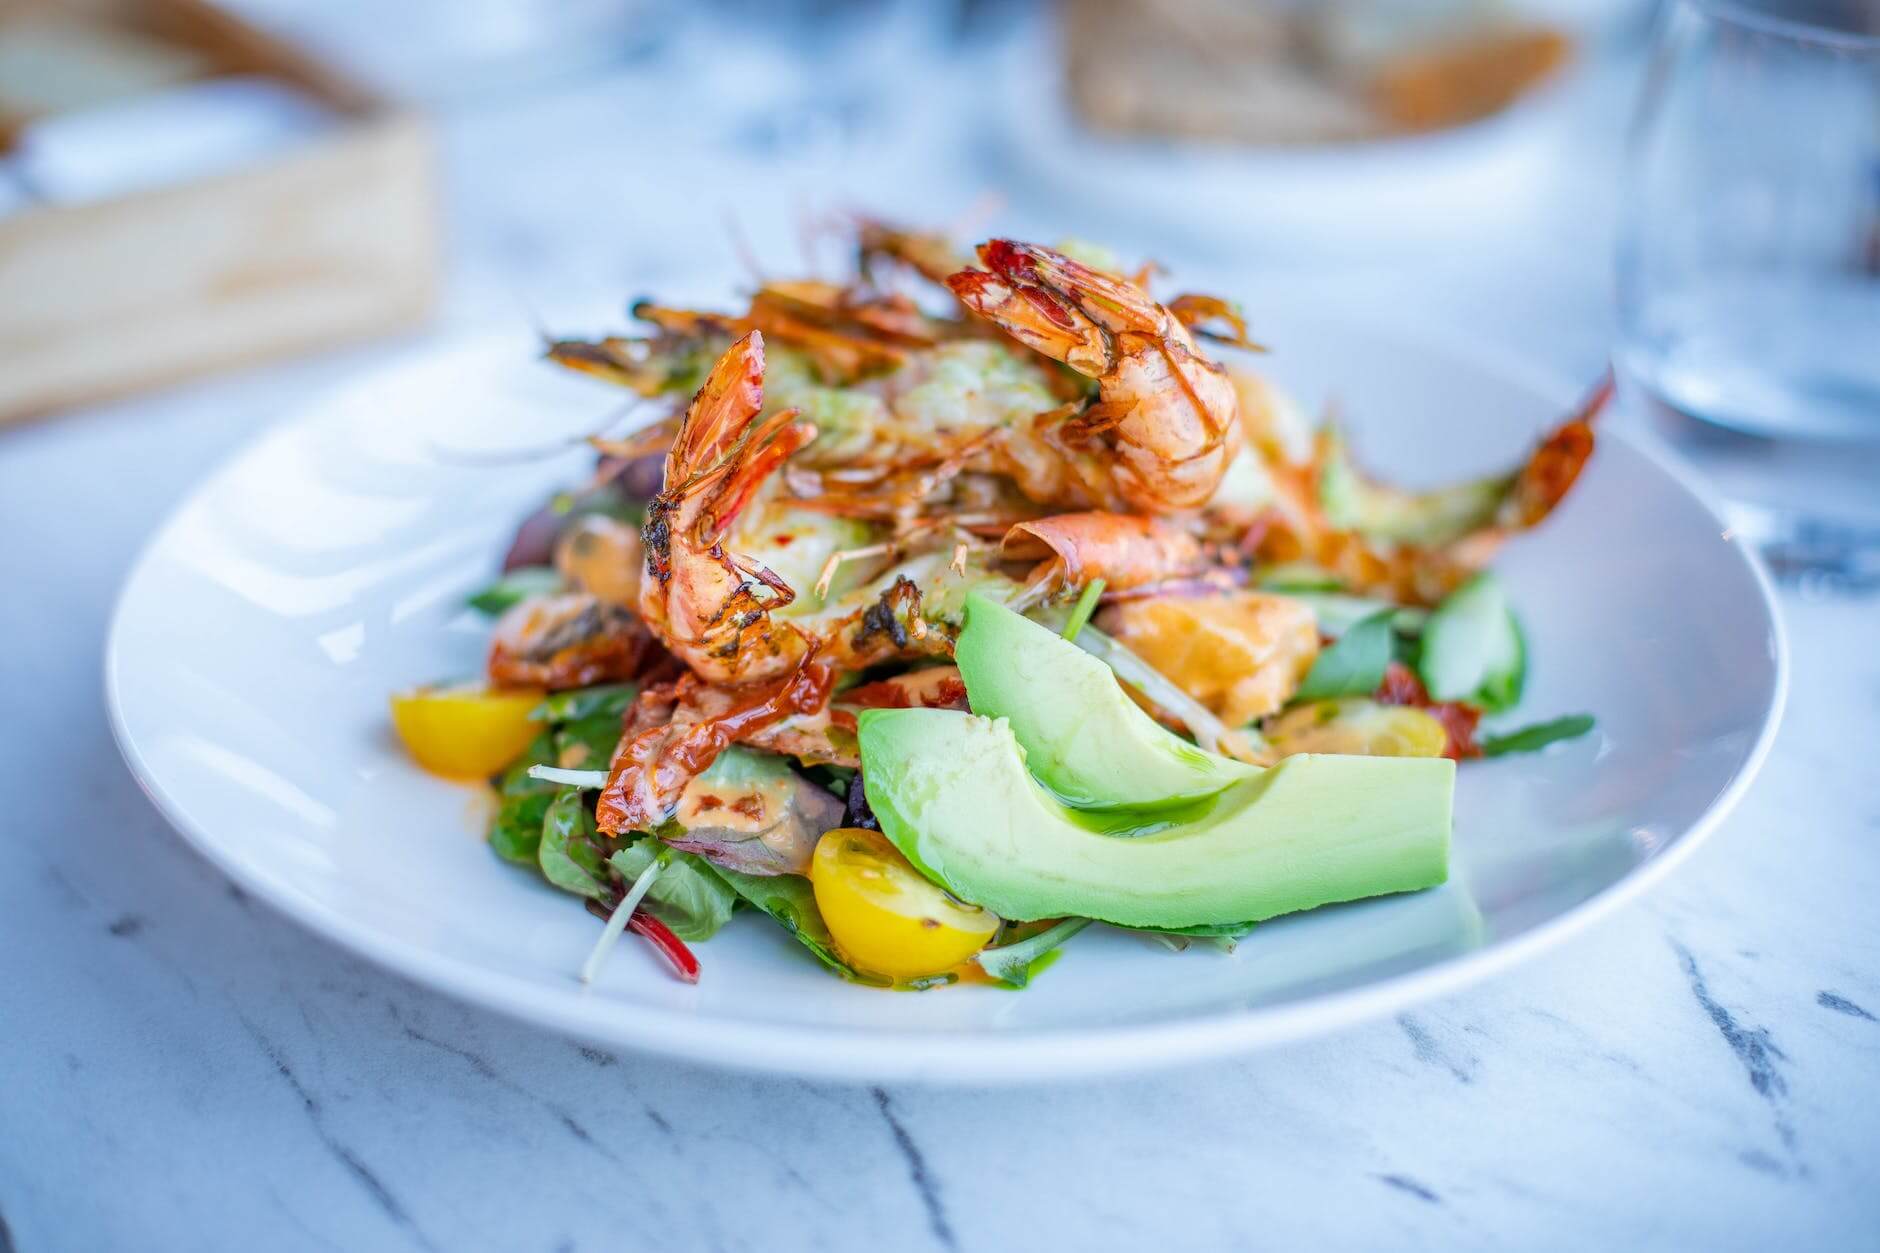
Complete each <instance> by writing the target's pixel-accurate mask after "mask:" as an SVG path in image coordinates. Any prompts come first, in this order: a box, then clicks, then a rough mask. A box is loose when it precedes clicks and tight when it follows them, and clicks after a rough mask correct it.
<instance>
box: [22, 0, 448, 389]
mask: <svg viewBox="0 0 1880 1253" xmlns="http://www.w3.org/2000/svg"><path fill="white" fill-rule="evenodd" d="M16 2H17V0H16ZM123 3H124V4H125V5H128V6H129V7H131V8H134V9H136V10H137V11H138V15H139V23H140V25H141V26H142V28H143V29H146V30H150V31H154V32H157V33H161V34H162V35H164V36H165V37H169V38H174V39H178V40H179V41H188V42H192V43H193V44H195V45H199V46H202V47H204V48H205V49H207V50H208V51H210V52H211V54H212V55H213V56H214V58H215V60H216V64H218V65H219V66H221V67H223V68H227V69H230V70H238V71H241V72H247V73H257V72H259V73H268V74H273V75H275V76H277V77H280V78H283V79H285V80H287V81H290V82H292V83H293V84H294V85H295V86H296V87H298V88H300V89H301V90H303V91H306V92H308V93H309V94H311V95H313V96H315V97H316V98H317V99H319V100H321V101H322V102H323V103H325V104H326V105H328V107H330V108H332V109H334V110H335V112H336V113H338V114H339V115H340V116H341V121H340V122H339V123H338V124H337V125H336V126H335V127H334V128H333V129H331V130H330V131H326V132H323V133H322V134H320V135H319V136H317V137H314V138H312V139H309V140H306V141H303V142H300V143H297V144H294V145H292V146H290V147H287V148H284V149H283V150H282V152H281V153H280V155H278V156H275V157H271V158H270V159H268V160H266V161H264V162H261V163H258V164H256V165H253V166H249V167H245V168H243V169H241V170H238V171H235V172H231V173H227V174H222V175H218V176H216V177H214V178H208V179H202V180H199V181H196V182H191V183H185V184H178V185H175V186H169V187H163V188H160V189H155V190H150V191H145V192H139V193H136V194H132V195H127V196H124V197H121V198H118V199H113V200H108V201H103V202H100V203H96V204H86V205H74V206H53V205H49V206H44V207H40V208H35V209H29V210H27V211H25V212H22V213H17V214H14V215H11V216H8V217H4V218H0V422H3V421H6V420H9V419H15V418H21V417H28V416H34V415H38V414H43V413H47V412H50V411H53V410H56V409H59V408H62V407H66V406H69V405H73V404H77V403H80V402H83V401H89V400H96V399H100V398H103V397H107V396H112V395H119V394H123V393H126V392H130V391H134V390H137V389H139V388H143V387H147V386H152V385H156V384H159V383H164V382H171V381H175V380H179V379H183V378H187V377H190V376H192V375H196V374H199V373H202V372H204V371H207V370H211V369H216V368H221V367H227V366H232V365H239V364H245V363H249V362H255V361H259V360H263V359H265V358H268V357H272V356H278V355H281V354H285V353H290V352H295V351H303V350H306V349H310V348H315V347H320V346H325V345H331V344H335V343H339V342H342V341H345V340H350V339H356V338H360V337H363V336H367V335H372V334H378V333H384V332H387V331H391V330H395V329H398V328H401V327H405V326H409V325H412V324H415V323H416V322H418V321H420V320H421V319H422V318H423V317H424V316H425V314H426V313H427V312H428V310H429V308H430V306H431V303H432V298H433V293H434V291H435V288H436V275H437V269H438V256H439V244H438V239H439V230H438V214H437V207H436V204H435V195H434V190H433V189H434V184H435V177H434V171H433V155H432V154H433V146H432V143H431V139H430V135H429V132H428V129H427V127H426V126H425V124H424V123H423V122H422V121H421V120H420V119H417V118H416V117H414V116H411V115H409V114H402V113H399V112H398V111H396V110H394V109H392V108H390V107H388V106H386V105H384V104H382V103H381V102H379V101H377V100H375V99H374V98H373V97H371V96H370V95H369V94H368V93H365V92H364V91H362V90H360V89H359V88H357V87H354V86H352V85H350V84H348V83H346V82H344V80H343V79H341V78H339V77H338V76H336V75H334V74H332V73H330V72H329V71H326V70H324V69H322V68H320V67H318V66H315V65H313V64H311V63H310V62H308V61H306V60H305V58H303V57H301V56H300V55H299V54H297V53H295V52H293V51H292V50H290V49H285V48H282V47H281V46H280V45H278V44H277V43H275V42H274V41H273V40H271V39H270V38H269V37H267V36H265V35H263V34H261V33H260V32H258V31H254V30H253V29H251V28H249V27H246V26H244V25H242V24H241V23H239V22H238V21H237V20H236V19H234V18H233V17H231V16H230V15H228V14H226V13H223V12H221V11H220V10H215V9H213V8H211V7H210V6H208V5H206V4H203V3H200V0H135V2H134V3H133V0H123ZM86 7H87V10H88V11H95V10H96V8H97V5H96V3H94V4H91V5H88V6H86Z"/></svg>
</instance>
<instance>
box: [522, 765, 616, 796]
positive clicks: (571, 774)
mask: <svg viewBox="0 0 1880 1253" xmlns="http://www.w3.org/2000/svg"><path fill="white" fill-rule="evenodd" d="M529 777H530V778H531V779H545V780H547V781H548V782H550V783H564V784H566V785H567V786H569V787H578V788H585V789H587V790H589V791H592V790H594V789H597V788H604V787H606V786H607V772H606V771H605V770H563V769H562V768H561V767H560V766H530V767H529Z"/></svg>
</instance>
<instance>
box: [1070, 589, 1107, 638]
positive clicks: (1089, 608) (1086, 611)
mask: <svg viewBox="0 0 1880 1253" xmlns="http://www.w3.org/2000/svg"><path fill="white" fill-rule="evenodd" d="M1104 586H1105V584H1104V580H1102V579H1092V580H1090V582H1088V583H1086V584H1084V590H1083V592H1082V593H1081V594H1080V595H1079V596H1078V597H1077V603H1076V604H1075V605H1073V606H1072V607H1071V616H1070V621H1068V622H1066V623H1065V624H1064V631H1063V636H1064V638H1065V639H1066V640H1069V641H1072V642H1075V641H1076V639H1077V633H1078V632H1079V631H1081V630H1083V629H1084V624H1085V623H1086V622H1089V621H1090V615H1091V614H1093V613H1095V612H1096V611H1097V601H1098V600H1100V599H1101V598H1102V596H1103V588H1104Z"/></svg>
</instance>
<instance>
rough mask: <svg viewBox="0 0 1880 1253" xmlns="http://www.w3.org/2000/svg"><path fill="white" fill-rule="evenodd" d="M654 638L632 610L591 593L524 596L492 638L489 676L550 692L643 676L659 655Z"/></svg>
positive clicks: (503, 682)
mask: <svg viewBox="0 0 1880 1253" xmlns="http://www.w3.org/2000/svg"><path fill="white" fill-rule="evenodd" d="M658 653H659V649H658V647H657V645H656V644H655V643H654V640H653V637H652V636H651V635H650V634H648V632H647V630H646V628H645V627H644V626H642V625H641V623H640V621H639V619H637V618H635V617H634V616H633V615H632V614H631V613H629V612H628V611H627V610H625V609H622V608H621V607H620V606H619V605H617V604H613V603H610V602H608V601H605V600H602V599H600V598H598V597H596V596H593V595H590V594H588V593H586V592H569V593H566V594H563V595H559V596H544V597H536V598H534V599H531V600H525V601H523V602H522V603H521V604H519V605H517V606H515V607H514V608H512V609H511V610H509V612H507V613H505V614H504V615H503V617H502V619H501V620H500V621H499V622H498V623H497V624H496V631H495V634H494V635H493V636H492V638H491V641H490V655H489V675H490V681H491V682H492V683H494V684H496V685H497V686H498V687H543V688H548V689H549V690H550V691H561V690H562V689H564V688H571V687H587V686H588V685H589V684H592V683H610V682H614V681H616V680H619V679H631V678H634V677H636V676H637V675H639V674H640V673H641V672H642V670H643V669H645V668H646V666H647V665H648V664H649V663H650V662H652V661H654V660H655V659H656V658H657V655H658Z"/></svg>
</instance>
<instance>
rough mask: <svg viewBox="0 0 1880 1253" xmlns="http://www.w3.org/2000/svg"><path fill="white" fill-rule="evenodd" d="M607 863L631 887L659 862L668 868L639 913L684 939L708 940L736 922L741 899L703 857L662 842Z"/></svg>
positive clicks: (637, 845) (643, 844)
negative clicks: (734, 914) (734, 913)
mask: <svg viewBox="0 0 1880 1253" xmlns="http://www.w3.org/2000/svg"><path fill="white" fill-rule="evenodd" d="M608 861H609V863H610V864H611V865H612V866H613V868H614V870H615V872H616V873H618V874H619V875H620V877H621V879H622V880H624V881H625V882H628V883H631V882H633V881H634V880H635V879H638V878H639V877H640V875H641V874H642V873H643V872H644V871H645V870H646V868H647V867H648V866H650V865H652V864H653V862H654V861H659V862H663V863H664V865H663V866H662V867H661V869H660V872H659V876H658V877H657V878H655V879H654V880H653V885H652V887H651V888H649V889H648V890H647V893H646V899H645V900H644V901H642V902H641V904H640V908H642V909H644V910H645V911H646V912H647V913H649V914H651V915H653V917H655V918H657V919H659V920H660V921H661V922H663V923H665V924H666V925H667V926H668V927H671V928H672V933H673V934H674V935H676V936H678V937H679V938H680V939H681V940H709V939H711V938H712V937H713V936H714V935H717V934H718V930H719V928H720V927H723V926H724V925H725V923H727V922H729V921H731V910H732V907H733V906H735V905H736V904H737V902H738V894H737V893H736V892H735V891H733V890H732V888H731V885H730V884H728V883H726V882H725V881H724V880H723V879H722V878H720V877H719V876H718V875H717V874H716V873H714V871H713V869H712V867H711V866H709V865H707V864H706V862H705V861H704V860H703V859H702V858H699V857H694V856H693V855H692V854H690V853H682V852H680V851H679V850H678V849H675V848H668V847H667V846H666V845H665V844H664V843H663V842H662V841H660V840H656V839H643V840H636V841H634V842H633V843H632V844H629V845H628V846H627V847H626V848H623V849H621V850H620V851H618V852H616V853H615V854H614V855H613V856H612V857H611V858H609V859H608Z"/></svg>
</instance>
